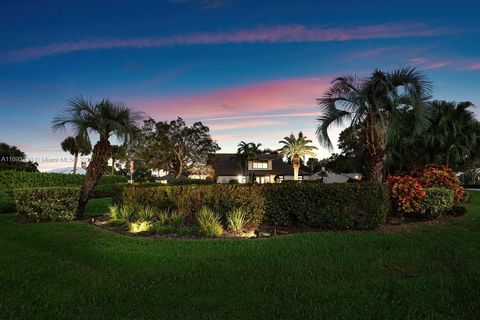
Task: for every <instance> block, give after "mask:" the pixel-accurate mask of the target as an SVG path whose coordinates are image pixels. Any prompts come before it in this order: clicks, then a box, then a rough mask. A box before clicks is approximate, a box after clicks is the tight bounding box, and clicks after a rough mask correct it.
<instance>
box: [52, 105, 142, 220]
mask: <svg viewBox="0 0 480 320" xmlns="http://www.w3.org/2000/svg"><path fill="white" fill-rule="evenodd" d="M139 119H140V114H139V113H136V112H132V111H131V110H130V109H129V108H128V107H127V106H126V105H124V104H123V103H120V102H114V101H112V100H111V99H109V98H105V99H103V100H101V101H99V102H97V103H92V102H91V101H90V100H88V99H85V98H83V97H75V98H73V99H71V100H69V101H68V108H67V109H66V110H65V111H63V112H61V113H60V114H58V115H57V116H56V117H55V118H54V119H53V121H52V128H53V129H54V130H59V129H64V128H65V127H66V126H70V127H71V128H72V129H73V131H74V132H75V134H76V135H84V136H87V137H88V133H93V132H95V133H97V134H98V135H99V140H98V142H97V143H96V144H95V146H94V147H93V153H92V160H91V161H90V164H89V165H88V167H87V174H86V177H85V181H84V183H83V186H82V189H81V194H80V199H79V203H78V212H77V215H78V216H82V214H83V210H84V209H85V205H86V203H87V201H88V199H89V198H90V196H91V195H92V192H93V190H94V189H95V187H96V185H97V183H98V181H99V180H100V178H101V177H102V175H103V174H104V173H105V170H106V169H107V166H108V159H109V158H110V155H111V146H110V142H109V141H108V139H109V138H110V137H111V136H116V137H117V139H118V140H120V141H124V142H126V141H127V140H129V139H130V138H131V137H132V136H133V135H135V134H136V132H137V130H138V129H137V120H139Z"/></svg>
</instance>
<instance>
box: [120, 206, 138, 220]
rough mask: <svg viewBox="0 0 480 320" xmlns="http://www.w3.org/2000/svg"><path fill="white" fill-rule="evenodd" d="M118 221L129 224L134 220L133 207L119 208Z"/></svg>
mask: <svg viewBox="0 0 480 320" xmlns="http://www.w3.org/2000/svg"><path fill="white" fill-rule="evenodd" d="M118 219H120V220H123V221H125V222H131V221H133V220H135V209H134V207H133V206H130V205H124V206H121V207H120V209H119V210H118Z"/></svg>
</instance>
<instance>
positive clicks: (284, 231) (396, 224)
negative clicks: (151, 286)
mask: <svg viewBox="0 0 480 320" xmlns="http://www.w3.org/2000/svg"><path fill="white" fill-rule="evenodd" d="M455 218H456V217H455V216H441V217H439V218H437V219H434V220H419V219H416V218H406V219H403V220H400V219H398V218H389V219H388V221H387V223H386V224H384V225H382V226H380V227H379V228H377V229H374V230H366V231H362V230H348V231H349V232H352V231H353V232H369V231H374V232H403V231H411V230H418V229H420V228H423V227H427V226H435V225H440V224H443V223H445V222H448V221H450V220H452V219H455ZM81 220H82V221H84V222H86V223H88V224H91V225H94V226H96V227H99V228H102V229H105V230H109V231H113V232H117V233H120V234H124V235H128V236H134V237H148V238H162V239H165V238H178V239H203V238H202V237H200V236H197V235H184V234H176V233H172V234H157V233H154V232H139V233H131V232H129V231H128V228H127V227H126V226H112V225H109V224H108V223H107V222H108V216H96V217H85V218H82V219H81ZM324 231H335V230H333V229H327V228H312V227H304V226H272V225H263V226H261V227H258V228H256V229H255V230H254V231H253V230H252V231H250V232H249V233H243V234H238V233H234V232H231V231H228V230H226V231H224V233H223V235H222V236H221V237H220V238H236V239H256V238H266V237H274V236H286V235H291V234H297V233H304V232H324Z"/></svg>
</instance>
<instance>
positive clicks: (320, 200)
mask: <svg viewBox="0 0 480 320" xmlns="http://www.w3.org/2000/svg"><path fill="white" fill-rule="evenodd" d="M265 197H266V200H267V203H266V208H267V210H266V214H265V221H266V222H268V223H271V224H274V225H292V224H300V225H305V226H309V227H327V228H336V229H372V228H375V227H378V226H379V225H380V224H382V223H384V222H385V219H386V216H387V214H388V212H389V210H390V204H389V193H388V188H387V187H386V186H384V185H380V184H358V183H348V184H320V183H306V184H303V183H302V184H283V183H282V184H274V185H266V186H265Z"/></svg>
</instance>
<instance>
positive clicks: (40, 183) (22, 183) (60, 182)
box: [0, 171, 128, 191]
mask: <svg viewBox="0 0 480 320" xmlns="http://www.w3.org/2000/svg"><path fill="white" fill-rule="evenodd" d="M84 179H85V176H84V175H78V174H61V173H46V172H20V171H0V191H9V190H14V189H23V188H44V187H78V186H80V185H82V184H83V180H84ZM127 181H128V180H127V178H126V177H123V176H103V177H102V178H101V179H100V181H99V184H113V183H126V182H127Z"/></svg>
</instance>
